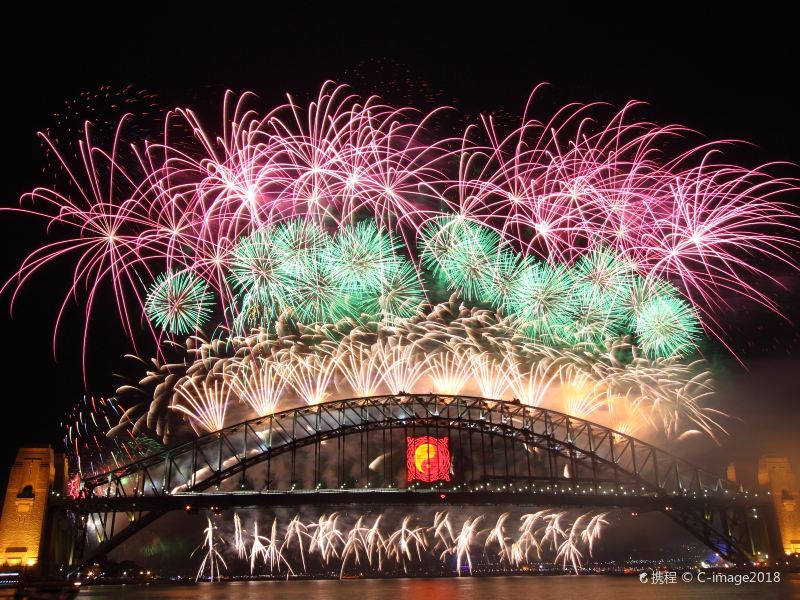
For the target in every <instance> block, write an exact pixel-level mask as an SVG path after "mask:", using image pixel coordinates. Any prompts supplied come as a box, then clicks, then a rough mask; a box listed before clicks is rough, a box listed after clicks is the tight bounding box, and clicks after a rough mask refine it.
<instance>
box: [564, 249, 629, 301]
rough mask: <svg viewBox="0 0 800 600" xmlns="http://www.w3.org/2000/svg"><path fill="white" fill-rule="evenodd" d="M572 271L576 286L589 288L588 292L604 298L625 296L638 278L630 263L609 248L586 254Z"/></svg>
mask: <svg viewBox="0 0 800 600" xmlns="http://www.w3.org/2000/svg"><path fill="white" fill-rule="evenodd" d="M571 271H572V278H573V280H574V281H575V284H576V285H583V286H589V287H587V288H586V289H587V290H588V289H591V290H592V291H593V292H594V293H596V294H599V295H603V296H618V297H623V296H625V295H626V294H627V293H628V292H629V290H630V287H631V284H632V283H633V281H634V279H635V277H636V271H635V270H634V269H633V266H632V265H631V264H630V262H628V261H626V260H623V259H620V258H619V257H618V256H617V255H616V253H614V252H613V251H612V250H610V249H608V248H600V249H598V250H594V251H592V252H589V253H588V254H585V255H584V256H582V257H581V258H580V259H578V260H577V261H576V262H575V264H574V265H573V266H572V268H571Z"/></svg>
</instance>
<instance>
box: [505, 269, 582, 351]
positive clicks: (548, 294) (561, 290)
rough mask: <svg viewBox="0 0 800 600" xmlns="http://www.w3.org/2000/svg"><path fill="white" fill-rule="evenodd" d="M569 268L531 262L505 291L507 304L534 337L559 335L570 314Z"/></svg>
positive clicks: (547, 337) (548, 337)
mask: <svg viewBox="0 0 800 600" xmlns="http://www.w3.org/2000/svg"><path fill="white" fill-rule="evenodd" d="M571 287H572V281H571V279H570V276H569V272H568V271H567V270H566V269H565V268H564V267H562V266H558V265H557V266H553V265H549V264H546V263H531V264H529V265H528V266H527V267H526V268H525V269H523V270H522V272H521V273H520V274H519V277H518V278H517V280H516V281H515V283H514V285H513V286H512V288H511V290H510V291H509V293H508V308H509V310H510V311H511V312H512V313H513V314H516V315H517V316H518V317H519V319H520V321H521V323H522V324H523V326H524V327H525V329H526V331H527V333H528V335H530V336H531V337H533V338H535V339H553V338H557V337H560V334H561V331H562V330H563V329H564V327H566V326H567V325H568V323H569V320H570V316H571V311H570V309H571V306H570V289H571Z"/></svg>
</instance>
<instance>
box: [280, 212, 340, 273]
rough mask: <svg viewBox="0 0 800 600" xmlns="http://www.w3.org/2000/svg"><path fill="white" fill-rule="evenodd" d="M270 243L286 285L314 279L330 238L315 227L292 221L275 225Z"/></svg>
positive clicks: (300, 220)
mask: <svg viewBox="0 0 800 600" xmlns="http://www.w3.org/2000/svg"><path fill="white" fill-rule="evenodd" d="M270 241H271V243H272V252H273V253H274V256H275V258H276V260H277V262H278V269H279V271H280V273H281V275H282V276H284V277H285V278H287V279H286V281H287V283H288V282H291V281H295V280H299V281H301V280H303V279H307V278H309V277H312V276H313V275H314V273H315V271H316V270H317V263H318V261H319V259H320V257H321V255H322V253H323V251H324V250H325V247H326V246H327V244H328V242H329V237H328V234H327V233H326V232H325V231H324V230H323V229H322V227H320V226H319V225H317V224H316V223H312V222H311V221H306V220H303V219H295V220H293V221H288V222H286V223H281V224H280V225H278V226H277V227H276V228H275V230H274V231H273V233H272V235H271V236H270Z"/></svg>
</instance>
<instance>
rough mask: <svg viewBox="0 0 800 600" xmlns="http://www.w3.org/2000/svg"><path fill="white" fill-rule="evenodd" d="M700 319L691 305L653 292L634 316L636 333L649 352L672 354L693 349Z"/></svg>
mask: <svg viewBox="0 0 800 600" xmlns="http://www.w3.org/2000/svg"><path fill="white" fill-rule="evenodd" d="M699 336H700V323H699V321H698V319H697V315H696V314H695V312H694V310H692V307H691V306H689V304H688V303H687V302H686V301H685V300H683V299H681V298H674V297H671V296H654V297H652V298H651V299H650V300H648V301H647V302H645V303H643V304H642V306H641V308H640V310H639V313H638V314H637V316H636V337H637V339H638V340H639V344H640V345H641V347H642V350H644V351H645V352H646V353H647V355H648V356H650V357H653V358H656V357H665V358H666V357H674V356H687V355H689V354H691V353H692V351H693V350H694V348H695V343H696V341H697V339H698V337H699Z"/></svg>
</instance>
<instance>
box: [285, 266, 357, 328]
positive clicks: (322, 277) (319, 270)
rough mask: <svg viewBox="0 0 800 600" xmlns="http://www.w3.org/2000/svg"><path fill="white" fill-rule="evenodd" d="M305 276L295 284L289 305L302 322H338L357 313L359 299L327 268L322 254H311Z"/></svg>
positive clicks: (304, 271) (303, 273)
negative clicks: (332, 275)
mask: <svg viewBox="0 0 800 600" xmlns="http://www.w3.org/2000/svg"><path fill="white" fill-rule="evenodd" d="M306 260H307V262H306V263H305V264H304V265H303V272H302V277H299V278H297V279H296V280H295V281H294V283H293V290H292V292H293V293H292V294H291V296H290V298H289V301H288V304H289V306H290V307H291V308H292V310H293V311H294V314H295V316H296V318H297V320H298V321H300V322H301V323H308V324H310V323H334V322H336V321H338V320H339V319H341V318H343V317H346V316H355V315H356V314H357V312H358V311H357V308H356V302H357V300H356V298H354V297H353V295H351V294H348V293H347V290H345V289H344V288H342V287H341V286H340V285H339V284H338V283H337V282H336V281H335V280H334V278H333V277H331V274H330V272H329V271H328V269H327V268H326V265H325V263H324V261H323V260H321V256H319V255H317V256H313V255H312V256H309V257H308V258H307V259H306Z"/></svg>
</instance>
